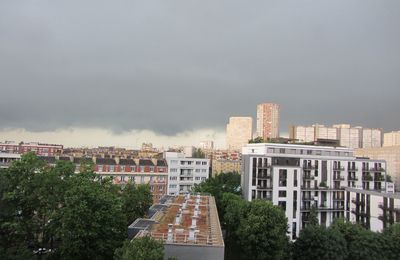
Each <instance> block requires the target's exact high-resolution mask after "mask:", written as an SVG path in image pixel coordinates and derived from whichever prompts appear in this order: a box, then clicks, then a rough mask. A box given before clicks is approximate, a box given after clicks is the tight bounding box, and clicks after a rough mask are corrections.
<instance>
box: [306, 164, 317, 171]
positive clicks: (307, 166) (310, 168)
mask: <svg viewBox="0 0 400 260" xmlns="http://www.w3.org/2000/svg"><path fill="white" fill-rule="evenodd" d="M316 168H317V167H315V165H307V164H305V165H303V169H304V170H315V169H316Z"/></svg>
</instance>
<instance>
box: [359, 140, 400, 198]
mask: <svg viewBox="0 0 400 260" xmlns="http://www.w3.org/2000/svg"><path fill="white" fill-rule="evenodd" d="M354 152H355V155H356V156H360V157H369V158H371V159H374V160H385V161H386V162H387V173H388V174H389V175H390V176H391V177H392V180H393V182H394V184H395V189H396V190H397V191H399V190H400V145H397V146H386V147H377V148H364V149H356V150H355V151H354Z"/></svg>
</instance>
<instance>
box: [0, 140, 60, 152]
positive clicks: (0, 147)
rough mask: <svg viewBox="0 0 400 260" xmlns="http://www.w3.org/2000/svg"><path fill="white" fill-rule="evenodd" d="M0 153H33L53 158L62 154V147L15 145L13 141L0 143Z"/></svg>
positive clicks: (57, 145)
mask: <svg viewBox="0 0 400 260" xmlns="http://www.w3.org/2000/svg"><path fill="white" fill-rule="evenodd" d="M0 151H1V152H6V153H16V154H24V153H28V152H34V153H36V154H37V155H39V156H55V155H59V154H62V151H63V146H62V145H59V144H44V143H37V142H31V143H24V142H21V143H16V142H14V141H5V142H4V143H0Z"/></svg>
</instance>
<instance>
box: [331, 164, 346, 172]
mask: <svg viewBox="0 0 400 260" xmlns="http://www.w3.org/2000/svg"><path fill="white" fill-rule="evenodd" d="M333 170H334V171H344V167H343V166H339V165H337V166H336V165H335V166H333Z"/></svg>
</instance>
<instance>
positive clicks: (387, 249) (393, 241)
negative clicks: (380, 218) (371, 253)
mask: <svg viewBox="0 0 400 260" xmlns="http://www.w3.org/2000/svg"><path fill="white" fill-rule="evenodd" d="M378 252H379V253H381V255H380V257H381V258H386V259H400V224H399V223H397V224H394V225H391V226H389V227H387V228H385V229H384V230H383V232H382V234H381V247H380V250H379V251H378ZM378 252H377V253H378Z"/></svg>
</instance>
